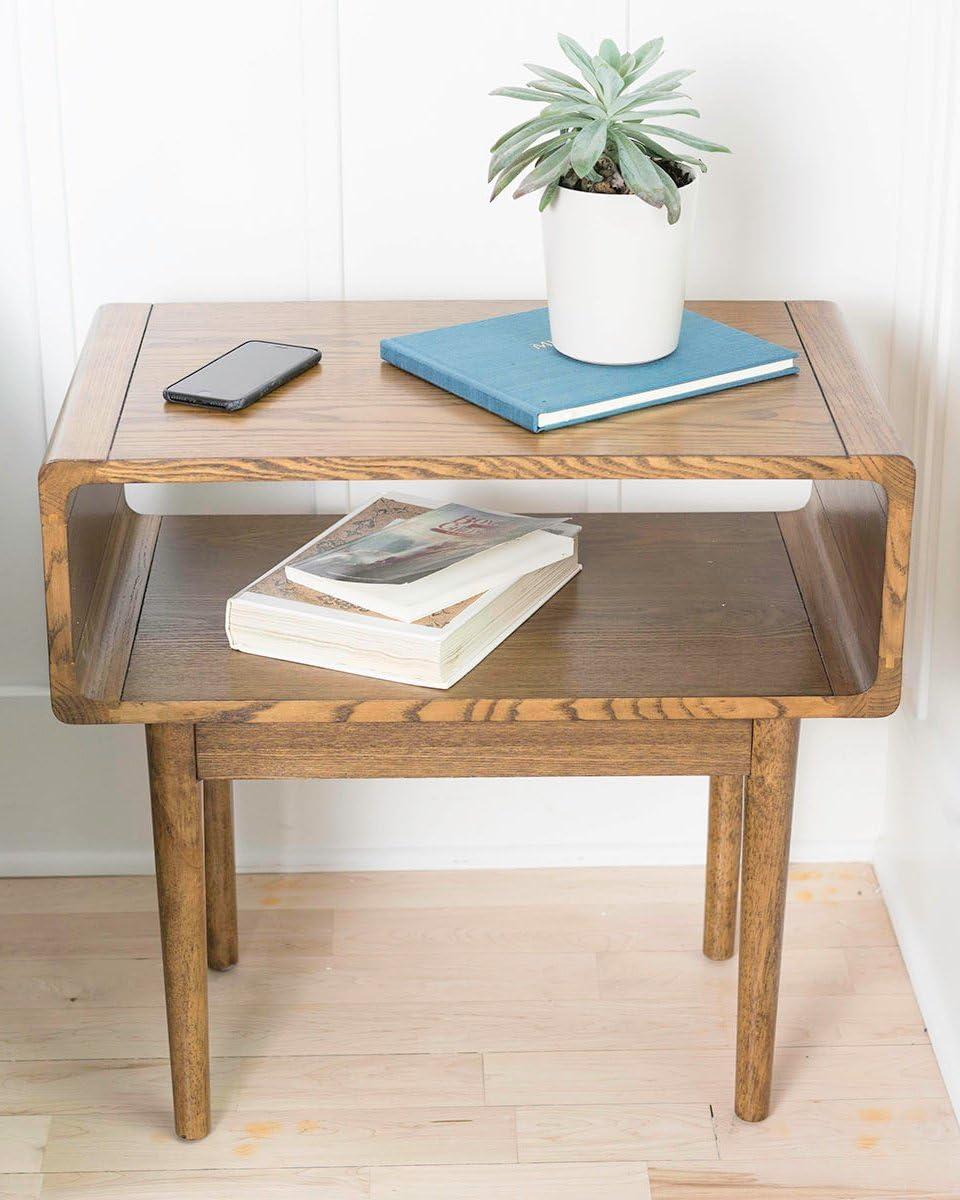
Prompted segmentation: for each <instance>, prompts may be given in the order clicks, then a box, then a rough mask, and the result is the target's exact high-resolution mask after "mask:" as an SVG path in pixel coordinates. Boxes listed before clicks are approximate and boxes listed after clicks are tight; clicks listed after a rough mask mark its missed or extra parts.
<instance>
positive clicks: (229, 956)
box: [203, 779, 239, 971]
mask: <svg viewBox="0 0 960 1200" xmlns="http://www.w3.org/2000/svg"><path fill="white" fill-rule="evenodd" d="M203 857H204V862H205V865H206V885H207V963H208V964H209V965H210V966H211V967H212V968H213V969H214V970H215V971H228V970H229V969H230V968H231V967H232V966H234V965H235V963H236V962H237V959H238V957H239V947H238V940H237V872H236V863H235V860H234V851H233V785H232V784H231V782H230V780H229V779H205V780H204V783H203Z"/></svg>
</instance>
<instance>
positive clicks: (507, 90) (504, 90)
mask: <svg viewBox="0 0 960 1200" xmlns="http://www.w3.org/2000/svg"><path fill="white" fill-rule="evenodd" d="M490 95H491V96H509V97H510V99H511V100H536V101H537V103H538V104H542V103H543V96H542V95H541V94H540V93H539V92H535V91H533V89H532V88H515V87H500V88H494V89H493V91H492V92H491V93H490Z"/></svg>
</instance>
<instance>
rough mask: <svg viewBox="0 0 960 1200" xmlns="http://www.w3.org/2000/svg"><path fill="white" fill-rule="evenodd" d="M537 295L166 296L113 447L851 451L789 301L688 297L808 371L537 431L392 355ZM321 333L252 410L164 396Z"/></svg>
mask: <svg viewBox="0 0 960 1200" xmlns="http://www.w3.org/2000/svg"><path fill="white" fill-rule="evenodd" d="M537 306H538V304H537V301H534V300H529V301H524V300H518V301H490V300H461V301H407V302H404V303H397V302H393V301H386V302H384V301H369V302H323V303H316V302H293V303H287V304H276V303H274V304H162V305H157V306H155V307H154V309H153V310H152V312H151V315H150V321H149V323H148V326H147V331H146V334H145V336H144V341H143V347H142V349H141V351H140V355H139V358H138V360H137V365H136V368H135V369H134V372H133V376H132V378H131V380H130V390H129V395H128V397H127V403H126V405H125V406H124V411H123V414H122V416H121V418H120V422H119V424H118V426H117V431H116V436H115V437H114V439H113V445H112V447H111V450H110V457H111V458H112V459H115V460H123V459H126V460H138V461H139V460H145V459H170V460H182V461H189V460H201V461H202V460H208V459H215V458H222V459H257V458H295V457H299V456H300V455H302V454H304V453H309V454H318V455H322V456H323V457H325V458H332V459H336V460H344V461H345V460H349V459H352V458H357V459H371V458H373V457H376V456H385V457H396V458H401V459H406V458H409V459H418V458H419V459H425V460H427V459H433V458H437V457H449V458H473V457H480V456H483V457H495V458H499V457H508V458H509V457H513V456H521V457H524V458H527V457H529V458H537V457H539V456H540V455H541V454H549V455H551V456H555V455H559V456H564V457H579V456H591V457H596V456H599V457H603V456H606V455H623V454H640V455H658V454H723V453H728V454H773V455H776V454H802V455H803V454H806V455H817V454H842V453H844V450H843V443H842V441H841V439H840V437H839V435H838V433H837V430H836V427H835V425H834V422H833V420H832V418H831V415H830V411H829V409H828V407H827V406H826V404H825V402H824V399H823V395H822V393H821V390H820V388H819V386H818V384H817V381H816V379H815V377H814V375H813V372H812V371H811V370H810V368H809V366H808V365H807V363H806V361H805V358H804V355H803V350H802V347H801V344H800V340H799V338H798V336H797V332H796V329H795V328H794V325H793V322H792V321H791V319H790V316H789V314H788V312H787V310H786V307H785V306H784V305H783V304H770V303H757V302H750V301H727V302H707V303H702V304H692V305H691V307H693V308H695V309H697V310H698V311H700V312H702V313H704V314H705V315H707V316H711V317H714V318H716V319H719V320H723V321H727V322H728V323H730V324H732V325H736V326H737V327H739V328H742V329H746V330H747V331H748V332H750V333H755V334H758V335H759V336H761V337H765V338H767V339H769V340H771V341H774V342H777V343H779V344H782V345H786V346H789V347H790V348H792V349H794V350H796V351H797V352H798V354H799V357H800V359H801V370H800V373H799V375H797V376H790V377H785V378H782V379H774V380H768V381H766V382H763V383H759V384H755V385H754V386H752V387H749V388H741V389H738V390H736V391H731V392H727V393H721V394H718V395H712V396H703V397H696V398H694V399H692V400H690V401H685V402H683V403H679V404H673V405H668V406H664V407H662V408H657V409H651V410H649V411H647V412H642V413H628V414H625V415H624V416H622V417H618V418H617V421H616V423H615V424H614V423H612V422H610V421H597V422H592V423H589V424H585V425H579V426H574V427H571V428H568V429H561V430H555V431H552V432H551V433H550V435H549V437H547V436H545V435H537V434H531V433H528V432H527V431H526V430H523V429H520V428H518V427H517V426H515V425H512V424H510V423H509V422H507V421H504V420H502V419H500V418H499V417H496V416H494V415H493V414H491V413H487V412H485V411H484V410H482V409H479V408H476V407H474V406H473V405H470V404H467V403H465V402H464V401H463V400H461V399H459V398H458V397H456V396H452V395H450V394H449V393H447V392H444V391H442V390H441V389H440V388H436V387H433V386H432V385H431V384H428V383H425V382H424V381H423V380H420V379H417V378H415V377H414V376H412V375H408V374H406V373H405V372H403V371H400V370H398V369H397V368H395V367H391V366H388V365H386V364H384V363H382V362H381V360H380V353H379V343H380V339H381V338H383V337H390V336H395V335H398V334H402V333H411V332H414V331H417V330H422V329H431V328H435V327H437V326H440V325H450V324H456V323H458V322H465V321H473V320H479V319H482V318H485V317H490V316H495V315H500V314H503V313H507V312H517V311H523V310H525V309H530V308H535V307H537ZM247 338H266V339H268V340H270V341H284V342H292V343H295V344H298V345H304V344H306V345H312V346H319V347H320V348H321V349H322V350H323V362H322V364H321V366H320V367H319V368H318V369H317V370H314V371H308V372H307V373H306V374H304V375H302V376H300V378H298V379H296V380H294V381H293V382H291V383H290V384H288V385H286V387H284V388H283V389H281V390H279V391H277V392H275V393H273V394H272V395H271V396H269V397H266V398H265V399H264V400H262V401H260V402H259V403H258V404H256V405H253V406H252V407H251V408H249V409H245V410H244V411H243V412H241V413H237V414H235V415H231V416H228V417H226V419H225V416H224V414H223V413H218V412H210V411H204V410H202V409H191V408H188V407H186V406H183V405H169V404H164V403H163V399H162V395H161V393H162V391H163V388H164V387H165V386H166V385H167V384H169V383H171V382H172V381H173V380H175V379H179V378H181V377H182V376H183V375H186V374H188V373H189V372H190V371H192V370H195V369H196V368H197V367H199V366H202V365H203V363H205V362H207V361H209V359H211V358H214V357H216V356H217V355H219V354H222V353H223V352H224V351H225V350H228V349H230V348H231V347H232V346H235V345H237V344H238V343H239V342H242V341H245V340H246V339H247Z"/></svg>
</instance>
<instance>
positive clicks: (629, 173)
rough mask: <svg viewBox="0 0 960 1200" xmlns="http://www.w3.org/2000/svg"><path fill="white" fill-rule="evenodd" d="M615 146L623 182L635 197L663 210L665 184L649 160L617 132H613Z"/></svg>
mask: <svg viewBox="0 0 960 1200" xmlns="http://www.w3.org/2000/svg"><path fill="white" fill-rule="evenodd" d="M613 140H614V144H615V145H616V147H617V157H618V159H619V164H620V174H621V175H622V176H623V181H624V183H625V184H626V185H627V187H628V188H629V189H630V191H631V192H633V193H634V195H636V196H639V197H640V198H641V199H643V200H646V202H647V203H648V204H652V205H653V207H654V208H662V207H663V205H664V201H665V197H664V193H663V184H662V183H661V182H660V178H659V176H658V175H657V172H656V171H655V169H654V165H653V163H652V162H651V161H650V159H649V158H647V156H646V155H645V154H644V153H643V152H642V151H641V150H640V149H639V148H638V147H637V146H635V145H634V144H633V142H631V141H630V139H629V138H627V137H624V136H623V134H622V133H620V132H618V131H617V130H614V131H613Z"/></svg>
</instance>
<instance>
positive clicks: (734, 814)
mask: <svg viewBox="0 0 960 1200" xmlns="http://www.w3.org/2000/svg"><path fill="white" fill-rule="evenodd" d="M749 769H750V768H749V767H748V768H747V770H749ZM745 773H746V772H744V774H745ZM742 831H743V775H714V776H713V777H712V778H711V779H710V805H709V815H708V820H707V884H706V891H705V900H704V906H703V952H704V954H705V955H706V956H707V958H713V959H718V960H719V959H724V958H730V957H731V955H732V954H733V948H734V945H735V940H736V933H737V896H738V894H739V890H740V844H741V840H742V836H741V835H742Z"/></svg>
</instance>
